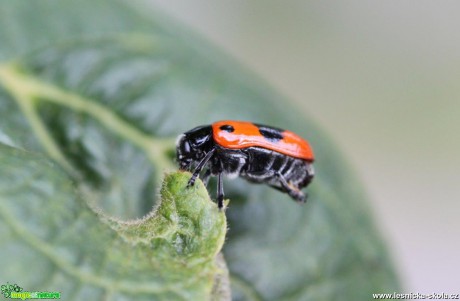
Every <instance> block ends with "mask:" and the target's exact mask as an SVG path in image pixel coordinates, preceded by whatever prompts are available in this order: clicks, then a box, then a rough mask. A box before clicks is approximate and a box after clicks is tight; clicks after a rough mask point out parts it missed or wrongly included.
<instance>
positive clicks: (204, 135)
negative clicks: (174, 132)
mask: <svg viewBox="0 0 460 301" xmlns="http://www.w3.org/2000/svg"><path fill="white" fill-rule="evenodd" d="M212 147H213V142H212V127H211V126H210V125H204V126H199V127H196V128H194V129H192V130H190V131H188V132H185V133H184V134H182V135H180V136H179V137H178V138H177V143H176V156H177V161H178V162H179V167H180V169H187V167H189V166H190V164H191V163H192V162H194V161H199V160H201V159H202V158H203V157H204V156H205V155H206V153H207V152H208V151H210V150H211V148H212Z"/></svg>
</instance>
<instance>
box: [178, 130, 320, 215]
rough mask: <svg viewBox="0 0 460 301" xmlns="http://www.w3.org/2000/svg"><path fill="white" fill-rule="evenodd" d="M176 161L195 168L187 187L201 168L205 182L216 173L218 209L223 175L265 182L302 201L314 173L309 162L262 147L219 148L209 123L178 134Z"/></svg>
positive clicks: (220, 204)
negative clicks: (303, 189) (305, 188)
mask: <svg viewBox="0 0 460 301" xmlns="http://www.w3.org/2000/svg"><path fill="white" fill-rule="evenodd" d="M177 160H178V162H179V165H180V168H181V169H187V170H192V169H193V170H194V172H193V176H192V178H191V179H190V181H189V185H190V186H191V185H193V184H194V183H195V179H196V178H197V177H198V176H199V174H200V172H201V170H203V169H204V170H205V173H204V175H203V177H202V179H203V182H205V183H206V182H207V180H208V178H209V176H211V175H214V176H218V192H217V201H218V206H219V208H222V207H223V198H224V193H223V185H222V174H226V175H228V176H235V177H236V176H240V177H242V178H245V179H246V180H248V181H250V182H254V183H265V184H268V185H270V186H272V187H274V188H276V189H278V190H280V191H283V192H285V193H288V194H289V196H291V197H292V198H293V199H294V200H296V201H297V202H301V203H303V202H305V201H306V198H307V197H306V195H305V194H304V193H302V191H301V190H300V189H301V188H303V187H305V186H307V185H308V184H309V183H310V182H311V180H312V179H313V176H314V171H313V166H312V163H311V162H308V161H306V160H303V159H299V158H294V157H290V156H287V155H284V154H281V153H279V152H276V151H272V150H270V149H266V148H261V147H248V148H243V149H229V148H225V147H222V146H220V145H219V144H217V143H215V142H214V140H213V138H212V127H211V126H210V125H207V126H201V127H197V128H194V129H192V130H190V131H188V132H186V133H184V134H183V135H181V136H179V139H178V141H177Z"/></svg>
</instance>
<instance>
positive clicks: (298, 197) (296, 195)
mask: <svg viewBox="0 0 460 301" xmlns="http://www.w3.org/2000/svg"><path fill="white" fill-rule="evenodd" d="M275 176H276V177H277V178H278V180H279V181H280V184H281V187H282V189H283V190H284V191H285V192H286V193H287V194H288V195H289V196H290V197H291V198H293V199H294V200H295V201H297V203H301V204H303V203H306V202H307V195H305V194H304V193H303V192H302V191H301V190H300V189H299V188H297V187H293V186H292V185H290V184H289V183H288V182H287V181H286V179H285V178H284V176H283V175H282V174H281V173H279V172H276V173H275Z"/></svg>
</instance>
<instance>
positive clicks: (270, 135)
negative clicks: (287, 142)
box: [256, 124, 284, 142]
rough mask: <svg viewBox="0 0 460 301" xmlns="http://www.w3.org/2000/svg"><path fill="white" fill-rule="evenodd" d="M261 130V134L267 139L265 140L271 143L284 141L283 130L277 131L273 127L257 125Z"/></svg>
mask: <svg viewBox="0 0 460 301" xmlns="http://www.w3.org/2000/svg"><path fill="white" fill-rule="evenodd" d="M256 125H257V127H258V128H259V133H260V134H261V135H262V136H264V137H265V139H267V140H269V141H270V142H278V141H280V140H281V139H283V138H284V137H283V134H282V132H283V130H282V129H277V128H273V127H268V126H265V125H259V124H256Z"/></svg>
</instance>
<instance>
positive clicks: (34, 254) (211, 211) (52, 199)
mask: <svg viewBox="0 0 460 301" xmlns="http://www.w3.org/2000/svg"><path fill="white" fill-rule="evenodd" d="M189 178H190V174H189V173H175V174H169V175H167V176H166V178H165V180H164V183H163V186H162V188H161V196H162V201H161V203H160V205H159V207H158V208H156V210H154V211H152V212H151V213H150V214H149V215H147V216H145V217H144V218H143V219H139V220H134V221H130V222H122V221H119V220H116V219H113V218H110V217H107V216H106V215H105V214H104V213H102V212H99V211H97V210H94V208H91V207H89V206H88V203H87V201H85V198H86V197H88V196H86V195H85V194H84V193H80V192H78V190H76V189H75V186H74V183H73V182H72V181H71V180H69V178H68V176H67V175H66V174H65V173H64V172H63V171H62V170H61V169H60V168H58V167H57V166H56V164H53V163H52V162H50V161H49V160H47V159H45V158H43V157H42V156H40V155H36V154H34V153H29V152H26V151H23V150H19V149H15V148H11V147H7V146H4V145H0V179H1V181H0V229H1V230H0V231H1V232H0V233H1V238H2V239H1V241H0V244H1V246H2V256H0V266H1V267H2V277H1V278H2V279H1V281H2V282H4V283H2V284H6V282H7V281H9V282H10V283H11V282H12V281H16V282H17V284H18V285H19V286H21V287H23V288H24V290H26V291H34V290H46V289H51V288H52V289H53V290H55V291H61V292H62V298H63V299H65V300H71V299H75V300H83V299H88V298H89V299H91V300H99V299H104V298H105V299H106V300H134V299H135V300H152V298H154V299H155V300H206V299H208V298H209V296H210V295H211V292H212V288H213V283H214V277H216V276H218V275H221V274H222V273H223V272H222V270H220V269H219V268H218V266H217V263H216V262H215V261H216V255H217V253H218V252H219V250H220V249H221V247H222V244H223V241H224V237H225V232H226V221H225V216H224V214H223V213H222V212H220V211H219V210H218V208H217V206H216V205H215V204H213V203H212V202H211V201H210V199H209V197H208V194H207V191H206V188H205V187H204V186H203V185H202V183H201V182H198V183H197V185H195V186H194V187H193V188H190V189H184V187H185V186H186V185H187V181H188V179H189ZM221 277H222V276H221ZM220 289H223V290H225V288H220ZM85 296H86V297H85Z"/></svg>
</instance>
